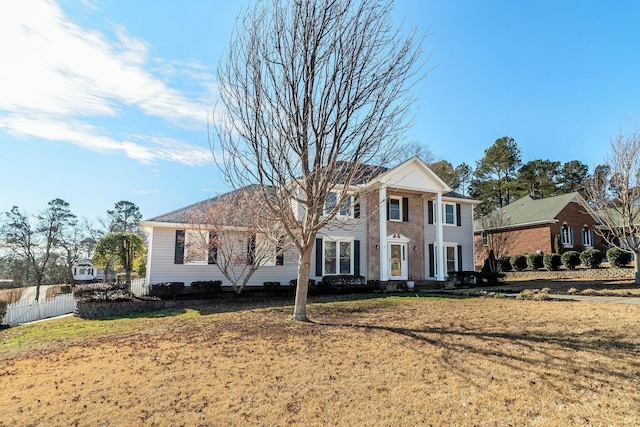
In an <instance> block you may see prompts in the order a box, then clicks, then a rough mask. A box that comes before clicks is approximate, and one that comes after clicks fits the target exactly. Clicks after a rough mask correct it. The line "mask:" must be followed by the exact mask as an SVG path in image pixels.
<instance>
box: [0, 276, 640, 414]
mask: <svg viewBox="0 0 640 427" xmlns="http://www.w3.org/2000/svg"><path fill="white" fill-rule="evenodd" d="M542 287H544V286H538V288H542ZM223 311H225V310H222V309H221V308H220V307H217V306H204V307H198V310H192V309H187V310H174V311H164V312H159V313H155V314H152V315H147V316H144V315H141V316H134V317H131V318H125V319H113V320H104V321H85V320H81V319H77V318H65V319H60V320H54V321H49V322H43V323H37V324H32V325H24V326H20V327H16V328H11V329H8V330H5V331H0V367H1V368H0V383H2V387H3V392H2V393H0V408H3V414H4V415H3V416H2V417H0V426H9V425H25V426H29V425H34V426H35V425H79V426H82V425H106V426H113V425H157V426H164V425H167V426H170V425H171V426H172V425H194V426H195V425H225V426H246V425H255V426H262V425H264V426H285V425H305V426H316V425H317V426H320V425H342V426H349V425H357V426H370V425H371V426H372V425H385V426H386V425H461V426H466V425H469V426H470V425H483V426H491V425H500V426H502V425H536V426H557V425H586V424H589V425H608V426H611V425H630V426H631V425H638V424H640V415H639V414H638V408H639V407H640V396H639V395H638V393H637V390H638V389H640V362H639V360H640V336H639V332H638V331H639V330H640V328H639V326H640V321H639V320H638V319H640V307H639V306H630V305H626V304H612V303H592V302H579V303H576V302H558V301H553V302H550V301H516V300H505V299H493V298H490V299H487V298H470V299H464V298H440V299H432V298H415V297H382V298H368V299H367V298H362V297H361V298H360V299H358V300H349V298H348V297H340V298H334V299H333V300H322V301H320V302H315V303H314V304H311V305H310V306H309V315H310V317H311V318H312V319H313V320H314V323H310V324H301V323H294V322H290V321H288V320H286V319H287V318H288V317H289V316H290V314H291V311H292V310H291V307H290V306H286V305H285V306H263V307H260V308H252V307H251V306H250V305H246V304H245V305H242V306H238V307H236V309H235V310H234V311H230V310H229V309H228V307H227V310H226V311H227V312H223Z"/></svg>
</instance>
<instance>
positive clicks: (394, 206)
mask: <svg viewBox="0 0 640 427" xmlns="http://www.w3.org/2000/svg"><path fill="white" fill-rule="evenodd" d="M389 220H390V221H402V198H400V197H389Z"/></svg>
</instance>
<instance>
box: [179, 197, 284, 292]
mask: <svg viewBox="0 0 640 427" xmlns="http://www.w3.org/2000/svg"><path fill="white" fill-rule="evenodd" d="M258 194H259V187H257V186H249V187H245V188H242V189H240V190H236V191H233V192H231V193H228V194H224V195H222V196H218V197H216V198H214V199H212V200H211V201H210V202H209V203H206V204H205V205H204V206H202V207H201V209H200V210H198V211H196V212H193V213H192V214H191V215H190V218H189V223H191V224H192V226H193V231H192V232H191V234H190V236H192V237H193V239H191V240H188V241H187V243H186V244H185V257H186V259H187V260H188V259H189V257H190V256H191V255H190V254H192V253H193V254H194V257H195V258H196V259H201V258H202V254H203V253H205V252H206V253H207V254H208V262H209V263H211V264H215V265H216V266H217V267H218V269H219V270H220V272H221V273H222V274H223V275H224V277H226V278H227V280H228V281H229V282H230V283H231V285H232V286H233V290H234V292H235V293H236V294H240V293H241V292H242V290H243V289H244V288H245V287H246V286H247V284H248V283H249V280H250V279H251V277H252V276H253V274H254V273H255V272H256V271H257V270H258V269H259V268H261V267H263V266H271V265H282V263H283V258H284V252H285V250H286V248H287V245H286V244H285V239H284V234H285V232H284V228H283V226H282V222H281V221H276V220H269V219H268V218H265V217H264V216H263V215H257V214H256V212H257V211H259V209H256V204H260V198H259V197H256V196H257V195H258ZM249 204H253V205H254V206H253V207H254V209H247V208H246V206H248V205H249Z"/></svg>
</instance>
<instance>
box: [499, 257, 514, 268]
mask: <svg viewBox="0 0 640 427" xmlns="http://www.w3.org/2000/svg"><path fill="white" fill-rule="evenodd" d="M498 265H499V269H500V271H511V270H513V268H512V267H511V257H510V256H509V255H503V256H501V257H500V258H498Z"/></svg>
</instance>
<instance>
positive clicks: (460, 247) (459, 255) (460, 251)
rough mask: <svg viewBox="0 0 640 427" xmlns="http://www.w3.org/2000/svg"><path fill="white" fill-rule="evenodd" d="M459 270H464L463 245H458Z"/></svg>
mask: <svg viewBox="0 0 640 427" xmlns="http://www.w3.org/2000/svg"><path fill="white" fill-rule="evenodd" d="M458 271H462V246H461V245H458Z"/></svg>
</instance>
